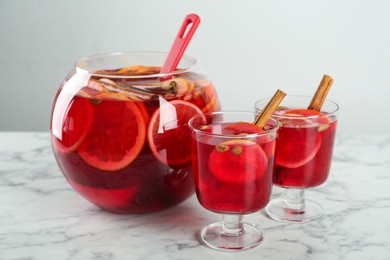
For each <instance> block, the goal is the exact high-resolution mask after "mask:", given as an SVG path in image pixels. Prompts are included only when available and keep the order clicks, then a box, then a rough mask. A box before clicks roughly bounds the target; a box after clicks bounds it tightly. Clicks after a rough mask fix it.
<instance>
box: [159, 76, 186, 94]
mask: <svg viewBox="0 0 390 260" xmlns="http://www.w3.org/2000/svg"><path fill="white" fill-rule="evenodd" d="M173 82H174V83H173ZM162 84H163V85H172V84H175V86H176V93H175V96H177V97H181V96H183V95H185V94H186V93H187V92H188V89H189V84H188V81H187V80H186V79H185V78H173V79H168V80H165V81H163V82H162Z"/></svg>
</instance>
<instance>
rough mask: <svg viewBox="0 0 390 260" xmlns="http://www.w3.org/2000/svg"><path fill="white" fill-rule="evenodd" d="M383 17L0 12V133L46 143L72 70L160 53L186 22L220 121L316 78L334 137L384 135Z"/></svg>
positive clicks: (28, 8) (132, 5)
mask: <svg viewBox="0 0 390 260" xmlns="http://www.w3.org/2000/svg"><path fill="white" fill-rule="evenodd" d="M389 11H390V1H387V0H382V1H376V0H367V1H361V0H326V1H325V0H322V1H320V0H243V1H237V0H208V1H206V0H203V1H202V0H164V1H157V0H156V1H153V0H141V1H140V0H126V1H125V0H123V1H115V0H113V1H103V0H94V1H92V0H84V1H83V0H78V1H76V0H66V1H65V0H61V1H57V0H35V1H32V0H31V1H28V0H0V131H13V130H17V131H48V130H49V119H50V111H51V106H52V101H53V98H54V95H55V92H56V90H57V88H58V86H59V85H60V83H61V81H62V80H63V78H64V77H65V76H66V74H67V73H68V72H69V71H70V69H71V67H72V66H73V64H74V62H75V61H76V60H77V59H78V58H81V57H84V56H89V55H92V54H98V53H106V52H112V51H134V50H137V51H141V50H155V51H167V50H169V48H170V47H171V43H172V41H173V39H174V37H175V36H176V33H177V31H178V29H179V27H180V24H181V22H182V20H183V19H184V17H185V15H186V14H188V13H197V14H199V15H200V17H201V18H202V22H201V24H200V26H199V28H198V30H197V32H196V34H195V36H194V38H193V40H192V42H191V43H190V46H189V47H188V49H187V51H186V54H189V55H191V56H194V57H196V58H197V59H198V61H199V63H200V64H201V65H202V67H203V68H204V69H205V70H206V71H207V72H208V74H209V75H210V77H211V79H212V80H213V81H214V83H215V85H216V87H217V89H218V91H219V95H220V98H221V100H222V105H223V108H224V109H243V110H252V109H253V103H254V102H255V101H256V100H257V99H259V98H261V97H266V96H271V95H272V94H273V93H274V92H275V91H276V89H277V88H281V89H283V90H284V91H285V92H287V93H288V94H313V93H314V91H315V88H316V87H317V86H318V83H319V81H320V80H321V78H322V75H323V74H325V73H326V74H330V75H332V76H333V78H334V79H335V83H334V85H333V87H332V89H331V91H330V93H329V96H328V97H329V98H330V99H332V100H334V101H337V102H338V103H339V104H340V106H341V115H340V120H339V133H347V134H348V133H378V134H379V133H388V129H389V128H390V120H389V119H390V117H389V112H390V105H389V103H390V15H389Z"/></svg>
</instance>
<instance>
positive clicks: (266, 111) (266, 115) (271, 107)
mask: <svg viewBox="0 0 390 260" xmlns="http://www.w3.org/2000/svg"><path fill="white" fill-rule="evenodd" d="M285 96H286V93H284V92H283V91H281V90H280V89H278V90H277V91H276V93H275V94H274V96H273V97H272V98H271V100H270V101H269V102H268V104H267V105H266V106H265V107H264V108H263V110H262V111H261V112H260V114H259V115H258V116H257V117H256V119H255V121H254V122H253V123H254V124H255V125H257V126H259V127H261V128H263V127H264V126H265V124H266V123H267V122H268V120H269V119H270V118H271V116H272V114H273V113H274V112H275V110H276V108H277V107H278V106H279V104H280V102H282V100H283V98H284V97H285Z"/></svg>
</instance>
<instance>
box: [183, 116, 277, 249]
mask: <svg viewBox="0 0 390 260" xmlns="http://www.w3.org/2000/svg"><path fill="white" fill-rule="evenodd" d="M254 118H255V114H254V113H251V112H238V111H229V112H214V113H208V114H203V115H199V116H196V117H193V118H192V119H190V121H189V123H188V124H189V127H190V129H191V136H192V164H193V171H194V180H195V188H196V194H197V197H198V200H199V202H200V204H201V205H202V206H203V207H204V208H206V209H207V210H210V211H212V212H215V213H219V214H222V222H217V223H213V224H210V225H208V226H207V227H205V228H204V229H203V230H202V231H201V239H202V241H203V242H204V243H205V244H206V245H207V246H209V247H211V248H213V249H217V250H222V251H242V250H246V249H249V248H253V247H255V246H257V245H258V244H260V243H261V241H262V240H263V233H262V231H261V230H260V228H259V227H258V226H257V225H255V224H252V223H245V222H243V216H244V215H245V214H249V213H253V212H256V211H258V210H260V209H262V208H264V207H265V206H266V205H267V203H268V202H269V199H270V195H271V190H272V165H273V158H274V149H275V138H276V131H277V129H278V127H279V123H278V122H277V120H275V119H272V118H271V119H270V120H269V121H268V123H267V125H266V127H265V129H267V130H264V131H260V132H257V133H252V134H248V133H244V132H250V131H248V130H249V129H248V128H251V126H248V124H247V125H246V126H245V127H247V128H245V127H243V126H242V125H241V123H238V124H234V123H237V122H252V121H253V119H254ZM253 127H256V126H255V125H253ZM244 128H245V129H244Z"/></svg>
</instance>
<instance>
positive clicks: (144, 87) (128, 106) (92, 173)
mask: <svg viewBox="0 0 390 260" xmlns="http://www.w3.org/2000/svg"><path fill="white" fill-rule="evenodd" d="M165 56H166V54H164V53H118V54H111V55H101V56H94V57H90V58H87V59H83V60H80V61H79V62H78V63H77V66H76V72H75V74H73V75H72V77H69V78H67V79H66V80H65V82H64V83H63V85H62V86H61V87H60V89H59V91H58V93H57V97H56V99H55V102H54V105H53V112H52V122H51V133H52V135H51V138H52V146H53V150H54V154H55V157H56V159H57V162H58V164H59V166H60V168H61V170H62V172H63V174H64V176H65V177H66V179H67V180H68V182H69V183H70V185H71V186H72V187H73V188H74V189H75V190H76V191H78V192H79V193H80V194H81V195H82V196H83V197H84V198H86V199H87V200H89V201H90V202H92V203H94V204H96V205H97V206H100V207H101V208H103V209H106V210H108V211H112V212H117V213H147V212H156V211H160V210H163V209H166V208H169V207H172V206H174V205H176V204H178V203H180V202H182V201H184V200H185V199H187V198H188V197H189V196H191V195H192V194H193V192H194V187H193V176H192V167H191V153H190V145H191V142H190V138H189V135H188V134H187V133H188V131H182V129H185V125H186V123H187V122H188V120H189V119H190V118H191V117H193V116H195V115H199V114H202V113H203V112H212V111H216V110H219V109H220V105H219V100H218V96H217V94H216V91H215V89H214V86H213V84H212V83H211V82H210V80H208V79H207V77H206V76H205V75H204V74H202V73H200V72H198V71H196V70H194V69H193V66H195V63H194V62H195V61H194V60H192V59H191V58H189V57H186V56H185V57H184V58H183V59H182V61H183V62H184V63H182V64H181V65H180V64H179V66H182V67H181V69H180V70H178V71H175V72H173V73H170V74H168V75H167V74H164V75H161V74H159V71H160V69H161V68H160V67H158V66H152V65H155V64H161V63H162V62H163V61H164V59H165ZM129 62H130V64H144V65H134V66H125V64H127V65H128V64H129ZM141 62H145V63H141ZM173 120H176V121H177V122H178V123H177V125H176V126H175V128H174V129H171V130H170V131H164V128H163V126H164V125H165V124H166V123H167V122H170V121H173ZM172 131H175V134H171V132H172Z"/></svg>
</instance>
